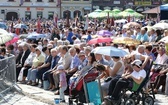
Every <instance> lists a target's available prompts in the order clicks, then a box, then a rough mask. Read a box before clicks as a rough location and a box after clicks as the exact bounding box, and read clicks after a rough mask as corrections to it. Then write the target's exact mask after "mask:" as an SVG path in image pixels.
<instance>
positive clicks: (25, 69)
mask: <svg viewBox="0 0 168 105" xmlns="http://www.w3.org/2000/svg"><path fill="white" fill-rule="evenodd" d="M36 47H37V45H36V44H32V45H30V50H31V53H30V54H29V56H28V58H27V59H26V61H25V63H24V65H23V67H22V69H21V71H23V78H22V81H21V83H23V84H24V83H26V77H27V73H28V70H29V69H30V68H31V67H32V63H33V59H34V58H35V56H36V52H35V48H36Z"/></svg>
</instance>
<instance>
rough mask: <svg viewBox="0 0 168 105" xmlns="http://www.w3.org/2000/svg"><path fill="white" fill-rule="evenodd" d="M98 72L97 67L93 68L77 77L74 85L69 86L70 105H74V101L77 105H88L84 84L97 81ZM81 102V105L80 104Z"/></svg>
mask: <svg viewBox="0 0 168 105" xmlns="http://www.w3.org/2000/svg"><path fill="white" fill-rule="evenodd" d="M98 74H99V73H98V71H97V70H96V69H95V67H91V68H90V69H88V70H87V71H86V72H85V73H83V74H82V75H80V76H79V77H77V79H76V80H75V81H74V83H71V84H70V86H69V93H70V95H69V105H74V104H73V100H74V99H75V103H76V104H77V105H79V104H82V103H86V97H85V92H84V86H83V85H84V82H91V81H94V80H96V78H97V77H98ZM78 102H79V104H78Z"/></svg>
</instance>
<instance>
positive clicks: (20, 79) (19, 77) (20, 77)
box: [18, 67, 24, 81]
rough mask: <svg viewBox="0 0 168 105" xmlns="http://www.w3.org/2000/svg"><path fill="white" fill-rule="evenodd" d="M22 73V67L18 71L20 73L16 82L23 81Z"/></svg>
mask: <svg viewBox="0 0 168 105" xmlns="http://www.w3.org/2000/svg"><path fill="white" fill-rule="evenodd" d="M23 71H24V67H22V69H21V70H20V73H19V76H18V81H22V80H23Z"/></svg>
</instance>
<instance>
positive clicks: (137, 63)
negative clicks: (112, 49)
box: [131, 59, 142, 68]
mask: <svg viewBox="0 0 168 105" xmlns="http://www.w3.org/2000/svg"><path fill="white" fill-rule="evenodd" d="M131 64H132V65H136V66H137V67H139V68H141V66H142V61H140V60H138V59H137V60H134V61H133V62H132V63H131Z"/></svg>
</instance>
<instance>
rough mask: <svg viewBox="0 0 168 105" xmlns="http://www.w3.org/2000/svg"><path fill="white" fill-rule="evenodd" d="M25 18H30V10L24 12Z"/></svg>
mask: <svg viewBox="0 0 168 105" xmlns="http://www.w3.org/2000/svg"><path fill="white" fill-rule="evenodd" d="M25 19H27V20H29V19H31V12H30V11H26V12H25Z"/></svg>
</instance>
